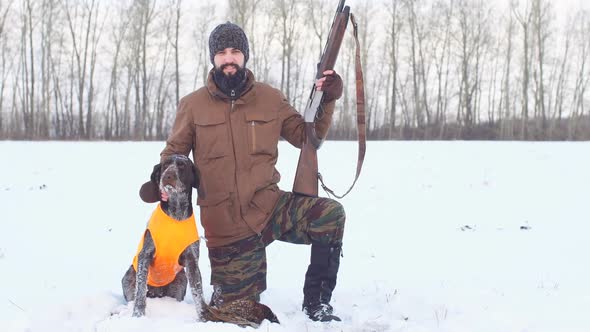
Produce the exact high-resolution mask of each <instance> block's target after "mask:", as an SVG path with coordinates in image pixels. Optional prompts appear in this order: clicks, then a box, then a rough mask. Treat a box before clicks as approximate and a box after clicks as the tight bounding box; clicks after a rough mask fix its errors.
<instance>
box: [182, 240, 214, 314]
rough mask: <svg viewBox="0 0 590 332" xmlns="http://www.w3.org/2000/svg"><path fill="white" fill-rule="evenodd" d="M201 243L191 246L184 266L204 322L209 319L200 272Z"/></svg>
mask: <svg viewBox="0 0 590 332" xmlns="http://www.w3.org/2000/svg"><path fill="white" fill-rule="evenodd" d="M199 242H200V241H197V242H195V243H193V244H191V245H190V246H189V247H188V248H187V250H186V251H185V252H184V254H183V256H184V257H183V260H184V266H186V272H187V276H188V283H189V285H190V287H191V294H192V296H193V300H194V302H195V306H196V309H197V314H199V318H200V319H201V320H202V321H206V320H209V319H208V310H207V309H208V307H209V306H208V305H207V304H206V303H205V300H204V298H203V281H202V279H201V271H200V270H199Z"/></svg>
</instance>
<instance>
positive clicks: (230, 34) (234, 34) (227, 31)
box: [209, 21, 250, 65]
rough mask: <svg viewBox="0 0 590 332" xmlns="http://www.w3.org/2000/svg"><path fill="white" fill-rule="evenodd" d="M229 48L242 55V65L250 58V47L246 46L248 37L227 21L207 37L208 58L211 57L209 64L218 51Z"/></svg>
mask: <svg viewBox="0 0 590 332" xmlns="http://www.w3.org/2000/svg"><path fill="white" fill-rule="evenodd" d="M228 47H231V48H237V49H238V50H240V51H242V53H243V54H244V65H246V62H248V58H249V57H250V47H249V46H248V37H246V34H245V33H244V30H242V28H240V27H239V26H237V25H236V24H233V23H231V22H229V21H227V23H223V24H220V25H218V26H217V27H215V29H213V31H211V35H209V56H210V57H211V63H212V64H214V65H215V63H214V62H213V58H214V57H215V54H216V53H217V52H219V51H223V50H224V49H226V48H228Z"/></svg>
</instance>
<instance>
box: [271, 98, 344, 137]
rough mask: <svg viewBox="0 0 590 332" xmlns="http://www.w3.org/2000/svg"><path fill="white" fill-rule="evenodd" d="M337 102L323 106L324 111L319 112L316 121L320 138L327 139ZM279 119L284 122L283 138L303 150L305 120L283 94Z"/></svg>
mask: <svg viewBox="0 0 590 332" xmlns="http://www.w3.org/2000/svg"><path fill="white" fill-rule="evenodd" d="M335 104H336V101H331V102H329V103H327V104H321V106H322V111H320V112H318V114H317V116H316V119H315V130H316V134H317V135H318V136H319V137H320V138H325V137H326V135H327V134H328V129H329V128H330V124H331V122H332V114H334V105H335ZM279 117H280V119H281V121H282V124H283V125H282V128H281V137H283V138H284V139H286V140H287V141H288V142H289V143H291V144H292V145H293V146H295V147H297V148H301V145H302V143H303V138H304V137H305V120H304V119H303V116H302V115H301V114H299V113H298V112H297V111H296V110H295V109H294V108H293V106H291V105H290V104H289V102H288V101H287V99H286V98H285V96H284V95H283V94H281V105H280V107H279Z"/></svg>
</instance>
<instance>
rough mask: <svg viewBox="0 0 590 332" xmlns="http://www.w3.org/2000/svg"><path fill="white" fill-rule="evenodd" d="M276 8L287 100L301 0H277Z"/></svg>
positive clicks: (289, 95)
mask: <svg viewBox="0 0 590 332" xmlns="http://www.w3.org/2000/svg"><path fill="white" fill-rule="evenodd" d="M274 5H275V10H276V13H277V15H278V18H279V24H280V29H281V33H280V37H279V42H280V44H281V49H282V54H281V91H283V93H285V96H286V97H287V100H291V97H292V96H291V87H292V85H293V82H292V81H291V74H292V67H291V65H292V62H293V52H294V51H295V44H296V42H297V39H298V38H299V35H300V31H299V24H300V22H299V20H300V16H299V15H297V13H298V12H299V10H300V6H301V0H291V1H288V0H276V1H275V3H274Z"/></svg>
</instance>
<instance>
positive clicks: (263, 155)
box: [161, 71, 335, 247]
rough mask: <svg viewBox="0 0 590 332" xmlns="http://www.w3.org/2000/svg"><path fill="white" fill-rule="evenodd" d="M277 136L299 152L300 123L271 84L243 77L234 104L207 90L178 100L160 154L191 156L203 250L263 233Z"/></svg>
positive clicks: (274, 195)
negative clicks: (243, 83)
mask: <svg viewBox="0 0 590 332" xmlns="http://www.w3.org/2000/svg"><path fill="white" fill-rule="evenodd" d="M334 104H335V102H334V101H332V102H329V103H327V104H326V105H324V113H323V115H322V117H321V118H320V119H319V120H317V121H316V131H317V133H318V135H320V136H321V137H325V135H326V134H327V132H328V128H329V126H330V122H331V119H332V113H333V112H334ZM279 137H283V138H284V139H286V140H287V141H288V142H289V143H291V144H292V145H294V146H296V147H301V143H302V139H303V137H304V121H303V117H302V116H301V115H300V114H299V113H298V112H297V111H296V110H295V109H294V108H293V107H292V106H291V105H289V103H288V102H287V100H286V98H285V96H284V95H283V94H282V93H281V92H280V91H279V90H277V89H275V88H272V87H271V86H269V85H267V84H264V83H260V82H256V81H255V79H254V75H253V74H252V73H251V72H250V71H248V74H247V88H246V89H245V92H244V93H243V94H242V96H241V97H240V98H238V99H237V100H235V101H234V102H232V101H230V99H229V98H228V97H227V96H226V95H224V94H223V93H222V92H221V91H220V90H219V89H218V88H217V86H216V85H215V83H214V81H213V78H212V73H209V79H208V84H207V86H206V87H203V88H201V89H199V90H197V91H195V92H193V93H191V94H189V95H187V96H185V97H184V98H182V99H181V100H180V103H179V105H178V111H177V113H176V120H175V122H174V126H173V128H172V132H171V134H170V136H169V138H168V140H167V142H166V148H164V150H163V151H162V153H161V158H162V159H164V158H166V157H168V156H170V155H172V154H183V155H188V154H189V152H190V151H191V150H192V151H193V160H194V162H195V165H196V166H197V168H198V169H199V172H200V175H201V185H200V188H199V192H198V193H199V195H198V198H197V205H199V206H200V210H201V223H202V224H203V228H204V229H205V238H206V239H207V246H208V247H218V246H223V245H226V244H230V243H232V242H235V241H238V240H241V239H244V238H246V237H249V236H252V235H254V234H260V232H261V231H262V229H263V228H264V226H265V225H266V223H267V222H268V220H269V218H270V215H271V213H272V210H273V208H274V206H275V204H276V202H277V200H278V199H279V196H280V195H281V190H280V189H279V188H278V185H277V183H278V182H279V180H280V177H281V176H280V174H279V172H278V171H277V170H276V169H275V164H276V162H277V157H278V150H277V145H278V142H279Z"/></svg>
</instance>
